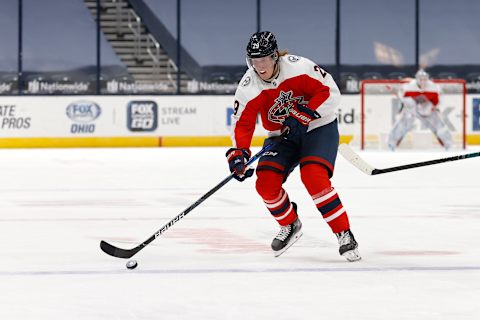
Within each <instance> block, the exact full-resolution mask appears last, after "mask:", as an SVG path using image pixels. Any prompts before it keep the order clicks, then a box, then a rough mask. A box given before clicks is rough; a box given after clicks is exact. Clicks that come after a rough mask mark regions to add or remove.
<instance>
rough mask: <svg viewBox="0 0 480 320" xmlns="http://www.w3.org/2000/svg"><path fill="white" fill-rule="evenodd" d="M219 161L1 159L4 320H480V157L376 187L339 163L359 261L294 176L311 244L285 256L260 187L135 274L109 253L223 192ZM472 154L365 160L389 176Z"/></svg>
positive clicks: (172, 237)
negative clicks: (277, 250) (346, 252)
mask: <svg viewBox="0 0 480 320" xmlns="http://www.w3.org/2000/svg"><path fill="white" fill-rule="evenodd" d="M226 149H227V148H150V149H147V148H138V149H60V150H58V149H43V150H41V149H30V150H27V149H25V150H22V149H20V150H5V149H3V150H0V165H1V168H2V175H1V178H0V210H1V215H0V244H1V248H2V250H1V251H2V255H1V256H2V258H3V259H2V260H3V263H1V264H0V319H5V320H17V319H18V320H27V319H32V320H33V319H35V320H40V319H41V320H47V319H48V320H58V319H62V320H64V319H69V320H97V319H109V320H111V319H162V320H163V319H218V320H224V319H242V320H244V319H275V320H281V319H285V320H287V319H341V320H343V319H352V320H353V319H355V320H359V319H360V320H363V319H366V320H374V319H378V320H385V319H398V320H405V319H422V320H443V319H452V320H461V319H464V320H473V319H478V317H480V316H479V315H480V249H479V248H480V179H479V178H480V170H479V168H480V158H473V159H468V160H461V161H456V162H450V163H445V164H439V165H435V166H429V167H424V168H417V169H412V170H406V171H401V172H396V173H388V174H383V175H379V176H367V175H365V174H363V173H361V172H360V171H358V170H357V169H356V168H354V167H353V166H351V165H350V164H349V163H347V162H346V161H345V160H344V159H343V158H341V156H339V157H338V159H337V165H336V171H335V175H334V178H333V183H334V185H335V187H336V189H337V191H338V192H339V195H340V197H341V199H342V201H343V204H344V206H345V207H346V208H347V211H348V213H349V216H350V222H351V225H352V231H353V232H354V234H355V236H356V238H357V240H358V242H359V245H360V247H359V250H360V253H361V254H362V256H363V260H362V261H360V262H356V263H348V262H346V261H345V260H344V258H342V257H341V256H339V255H338V246H337V243H336V239H335V236H334V235H333V234H332V233H331V231H330V229H329V228H328V226H327V224H326V223H325V222H324V221H323V219H322V218H321V216H320V214H319V213H318V212H317V211H316V209H315V207H314V205H313V203H312V201H311V198H310V197H309V196H308V194H307V192H306V191H305V190H304V188H303V186H302V184H301V182H300V179H299V175H298V171H295V172H294V173H293V174H292V176H291V177H290V179H289V181H288V182H287V183H286V189H287V191H288V192H289V195H290V198H291V199H292V200H293V201H295V202H297V203H298V206H299V214H300V217H301V220H302V222H303V231H304V235H303V237H302V238H301V239H300V240H299V241H298V242H297V243H296V244H295V245H294V246H292V247H291V248H290V249H289V250H288V251H287V252H286V253H285V254H284V255H282V256H281V257H279V258H274V257H273V254H272V252H271V250H270V242H271V240H272V239H273V237H274V236H275V234H276V233H277V231H278V226H277V224H276V222H275V221H274V219H272V218H271V217H270V215H269V213H268V212H267V210H266V209H265V208H264V206H263V203H262V201H261V200H260V198H259V196H258V195H257V194H256V192H255V189H254V179H250V180H247V181H245V182H244V183H239V182H237V181H235V180H233V181H231V182H230V183H229V184H227V185H226V186H225V187H224V188H222V189H220V190H219V191H218V192H217V193H215V194H214V195H213V196H212V197H210V198H209V199H208V200H206V201H205V202H204V203H202V204H201V205H200V206H199V207H197V208H196V209H195V210H193V211H192V212H191V213H190V214H188V215H187V216H186V217H185V218H184V219H183V220H181V221H179V222H178V223H177V224H175V225H174V226H173V227H172V228H171V229H169V230H168V231H167V232H166V233H165V234H163V235H162V236H161V237H160V238H158V239H156V240H155V241H154V242H152V243H151V244H150V245H149V246H147V247H146V248H145V249H144V250H142V251H140V252H139V253H138V254H137V255H136V256H135V259H136V260H137V261H138V263H139V266H138V268H137V269H135V270H127V269H126V268H125V262H126V260H123V259H117V258H113V257H110V256H108V255H106V254H105V253H103V252H102V251H101V250H100V248H99V242H100V240H106V241H109V242H111V243H112V244H115V245H117V246H120V247H123V248H131V247H134V246H136V245H137V244H139V243H141V242H142V241H144V240H146V239H147V238H148V237H150V236H151V235H152V234H153V233H155V231H157V230H158V229H159V228H160V227H162V226H163V225H164V224H165V223H166V222H168V221H169V220H170V219H172V218H173V217H175V216H176V215H177V214H179V213H180V212H182V211H183V210H184V209H186V208H187V207H188V206H190V205H191V204H192V203H194V202H195V201H196V200H197V199H198V198H199V197H200V196H202V195H203V194H205V193H206V192H207V191H209V190H210V189H211V188H212V187H214V186H215V185H216V184H217V183H219V182H220V181H221V180H222V179H224V178H225V177H226V176H227V175H228V169H227V164H226V160H225V157H224V154H225V151H226ZM254 151H258V148H257V149H255V150H254ZM474 151H478V149H468V150H466V151H454V152H449V153H444V152H440V151H432V152H420V153H419V152H405V151H403V152H397V153H389V152H363V153H361V155H362V156H363V157H364V159H366V160H367V161H369V162H370V163H371V164H373V165H374V166H376V167H379V168H383V167H389V166H393V165H401V164H406V163H411V162H417V161H423V160H430V159H436V158H443V157H446V156H451V155H457V154H462V153H466V152H474ZM297 170H298V169H297Z"/></svg>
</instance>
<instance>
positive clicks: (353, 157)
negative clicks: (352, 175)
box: [338, 143, 480, 176]
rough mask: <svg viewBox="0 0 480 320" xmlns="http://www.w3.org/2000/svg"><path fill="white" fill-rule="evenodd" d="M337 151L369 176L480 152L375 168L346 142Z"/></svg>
mask: <svg viewBox="0 0 480 320" xmlns="http://www.w3.org/2000/svg"><path fill="white" fill-rule="evenodd" d="M338 151H339V152H340V154H341V155H342V156H343V157H344V158H345V159H346V160H347V161H349V162H350V163H351V164H353V165H354V166H355V167H357V168H358V169H359V170H360V171H362V172H363V173H365V174H368V175H370V176H373V175H377V174H382V173H389V172H394V171H400V170H406V169H412V168H418V167H424V166H430V165H434V164H438V163H443V162H449V161H457V160H462V159H469V158H475V157H480V152H473V153H467V154H462V155H458V156H453V157H448V158H440V159H435V160H428V161H422V162H415V163H410V164H405V165H401V166H396V167H390V168H384V169H377V168H374V167H373V166H371V165H370V164H368V162H366V161H365V160H363V159H362V158H361V157H360V156H359V155H358V154H357V153H356V152H355V151H353V149H352V148H351V147H350V146H349V145H348V144H346V143H342V144H341V145H340V146H339V147H338Z"/></svg>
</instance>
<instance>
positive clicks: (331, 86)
mask: <svg viewBox="0 0 480 320" xmlns="http://www.w3.org/2000/svg"><path fill="white" fill-rule="evenodd" d="M247 64H248V67H249V69H248V70H247V72H246V73H245V75H244V76H243V78H242V79H241V81H240V83H239V85H238V88H237V91H236V93H235V101H234V114H233V115H232V142H233V147H232V148H230V149H229V150H228V151H227V153H226V156H227V159H228V163H229V167H230V170H231V172H233V173H234V177H235V178H236V179H237V180H239V181H243V180H245V179H246V178H248V177H251V176H252V175H253V169H251V168H246V167H245V163H246V161H248V159H249V158H250V155H251V152H250V144H251V140H252V136H253V132H254V130H255V124H256V120H257V115H258V114H260V116H261V120H262V124H263V127H264V128H265V129H266V130H267V131H268V132H269V134H268V136H269V138H267V139H266V140H265V144H268V143H270V142H271V141H272V139H274V137H276V136H279V135H280V134H281V133H283V132H285V131H288V135H287V136H286V138H285V139H284V140H281V142H279V143H278V144H277V145H276V146H275V147H274V148H273V149H271V151H269V152H268V153H266V154H264V155H263V156H262V157H261V158H260V160H259V163H258V166H257V169H256V173H257V181H256V190H257V192H258V194H259V195H260V196H261V198H262V199H263V201H264V203H265V206H266V207H267V209H268V210H269V212H270V213H271V215H272V217H273V218H274V219H275V220H276V221H277V222H278V224H279V225H280V231H279V232H278V234H277V235H276V237H275V238H274V239H273V242H272V245H271V247H272V250H273V251H274V255H275V256H276V257H278V256H279V255H281V254H282V253H283V252H284V251H285V250H287V249H288V248H289V247H290V246H291V245H292V244H293V243H294V242H295V241H297V240H298V239H299V238H300V236H301V235H302V230H301V229H302V223H301V222H300V219H299V217H298V214H297V210H298V209H297V205H296V204H295V203H294V202H291V201H290V198H289V196H288V193H287V191H285V189H284V188H283V183H284V182H285V181H286V180H287V178H288V176H289V174H290V173H291V172H292V171H293V170H294V168H295V167H297V166H299V167H300V175H301V179H302V182H303V184H304V185H305V187H306V189H307V191H308V193H309V194H310V195H311V197H312V200H313V202H314V204H315V206H316V207H317V208H318V210H319V211H320V213H321V214H322V216H323V218H324V220H325V221H326V222H327V223H328V225H329V226H330V228H331V230H332V231H333V233H335V234H336V236H337V239H338V243H339V246H340V248H339V252H340V254H341V255H342V256H344V257H345V258H346V259H347V260H348V261H356V260H360V255H359V253H358V249H357V247H358V244H357V242H356V241H355V238H354V236H353V234H352V232H351V231H350V224H349V220H348V215H347V212H346V211H345V208H344V207H343V205H342V202H341V201H340V198H339V196H338V194H337V191H336V190H335V189H334V188H333V187H332V185H331V182H330V178H331V177H332V175H333V171H334V165H335V160H336V156H337V148H338V143H339V133H338V125H337V114H336V110H337V106H338V104H339V102H340V92H339V89H338V87H337V85H336V84H335V82H334V80H333V78H332V76H331V75H330V74H329V73H327V72H326V71H325V70H323V69H322V68H321V67H319V66H318V65H316V64H315V63H313V62H312V61H310V60H308V59H306V58H303V57H299V56H295V55H290V54H288V52H287V51H282V52H280V51H279V50H278V46H277V41H276V39H275V36H274V35H273V34H272V33H271V32H268V31H263V32H258V33H255V34H253V35H252V37H251V38H250V41H249V42H248V45H247Z"/></svg>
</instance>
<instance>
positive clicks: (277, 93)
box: [231, 55, 340, 149]
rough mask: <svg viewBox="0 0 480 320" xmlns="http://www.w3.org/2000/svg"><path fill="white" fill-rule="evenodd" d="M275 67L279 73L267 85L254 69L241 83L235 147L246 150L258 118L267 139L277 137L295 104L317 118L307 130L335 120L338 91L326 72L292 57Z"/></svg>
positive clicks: (234, 119)
mask: <svg viewBox="0 0 480 320" xmlns="http://www.w3.org/2000/svg"><path fill="white" fill-rule="evenodd" d="M278 63H279V65H280V72H279V74H278V76H277V77H275V78H274V79H272V81H270V82H266V81H263V80H262V79H260V77H259V76H258V75H257V74H256V73H255V71H254V70H253V68H249V69H248V70H247V72H246V73H245V75H244V76H243V78H242V80H241V81H240V83H239V85H238V88H237V91H236V93H235V102H234V113H233V115H232V131H231V135H232V142H233V146H234V147H236V148H244V149H249V147H250V144H251V140H252V137H253V132H254V131H255V124H256V120H257V116H258V114H260V117H261V121H262V125H263V127H264V128H265V129H266V130H267V131H268V132H269V136H275V135H279V134H280V128H281V126H282V122H283V121H284V120H285V119H286V118H287V117H288V115H289V110H290V107H291V106H293V105H294V104H296V103H300V104H305V105H307V106H308V107H309V108H310V109H312V110H316V111H317V113H318V114H319V115H320V118H319V119H315V120H313V121H312V122H311V123H310V124H309V128H308V130H312V129H314V128H318V127H320V126H323V125H326V124H328V123H331V122H332V121H334V120H335V119H336V117H337V108H338V105H339V103H340V91H339V89H338V87H337V85H336V83H335V81H334V80H333V78H332V76H331V75H330V74H329V73H328V72H326V71H325V70H323V69H322V68H320V67H319V66H318V65H316V64H315V63H313V62H312V61H311V60H309V59H306V58H303V57H299V56H294V55H285V56H282V57H280V58H279V62H278Z"/></svg>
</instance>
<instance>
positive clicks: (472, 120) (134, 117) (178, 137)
mask: <svg viewBox="0 0 480 320" xmlns="http://www.w3.org/2000/svg"><path fill="white" fill-rule="evenodd" d="M479 105H480V95H468V96H467V108H466V109H467V118H466V119H467V144H480V111H479ZM232 113H233V96H230V95H225V96H137V95H135V96H55V97H53V96H28V97H26V96H25V97H21V96H10V97H1V98H0V147H1V148H29V147H32V148H40V147H48V148H52V147H53V148H55V147H134V146H138V147H158V146H228V145H230V144H231V141H230V124H231V123H230V117H231V114H232ZM338 120H339V129H340V133H341V142H348V141H350V140H351V139H352V137H353V136H354V135H356V134H358V133H359V130H360V97H359V95H344V96H343V97H342V103H341V106H340V108H339V115H338ZM258 121H260V120H258ZM265 136H266V132H265V130H264V129H263V128H262V126H261V125H260V124H259V125H257V128H256V131H255V134H254V139H253V145H256V146H258V145H260V144H261V143H262V142H263V139H264V138H265Z"/></svg>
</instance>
